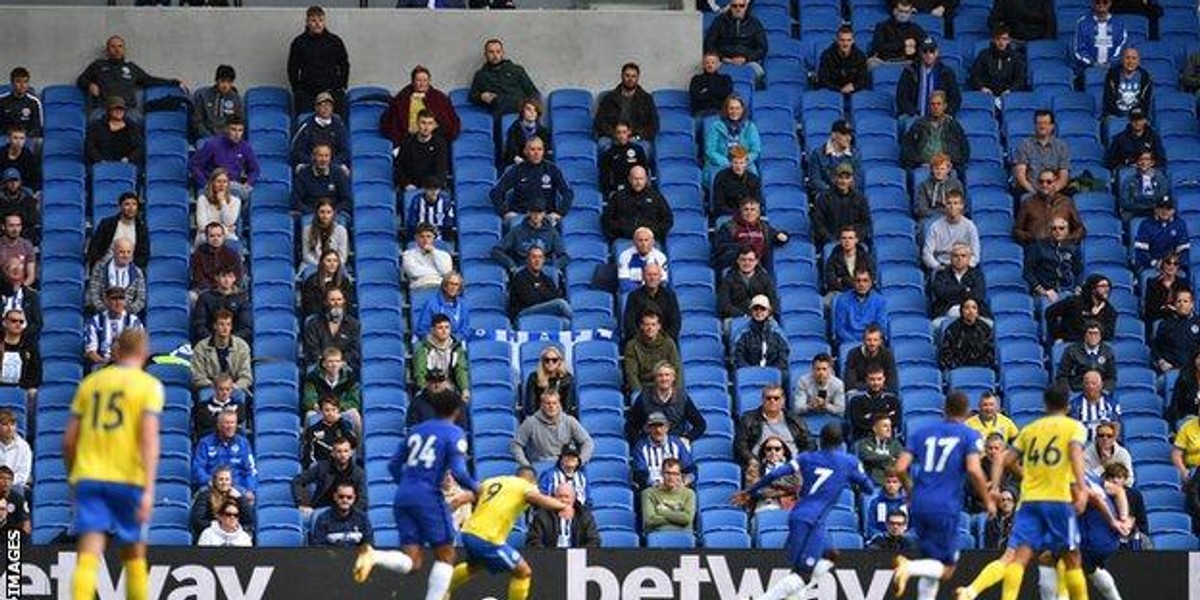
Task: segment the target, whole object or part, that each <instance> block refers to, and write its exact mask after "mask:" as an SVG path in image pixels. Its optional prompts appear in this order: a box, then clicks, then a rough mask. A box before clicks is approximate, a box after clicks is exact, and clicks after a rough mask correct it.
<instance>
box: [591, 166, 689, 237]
mask: <svg viewBox="0 0 1200 600" xmlns="http://www.w3.org/2000/svg"><path fill="white" fill-rule="evenodd" d="M674 224H675V217H674V215H673V214H672V213H671V205H670V204H669V203H668V202H667V199H666V198H663V195H662V194H661V193H659V191H658V190H656V189H654V188H652V187H649V176H648V175H647V174H646V169H645V168H643V167H640V166H634V167H633V168H631V169H630V170H629V185H628V186H627V187H625V188H624V189H620V190H617V191H616V192H614V193H613V195H612V196H611V197H610V198H609V199H608V202H607V203H605V206H604V215H603V217H602V222H601V225H602V226H603V228H604V236H605V237H607V238H608V239H631V238H633V233H634V232H635V231H637V230H638V229H640V228H642V227H646V228H648V229H650V231H652V232H653V233H654V237H655V238H658V239H664V240H665V239H667V234H668V233H669V232H670V231H671V227H672V226H673V225H674Z"/></svg>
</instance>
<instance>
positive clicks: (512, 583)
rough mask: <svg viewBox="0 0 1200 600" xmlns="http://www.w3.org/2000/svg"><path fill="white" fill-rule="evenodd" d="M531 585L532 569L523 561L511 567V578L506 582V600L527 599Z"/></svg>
mask: <svg viewBox="0 0 1200 600" xmlns="http://www.w3.org/2000/svg"><path fill="white" fill-rule="evenodd" d="M532 584H533V569H531V568H529V563H527V562H525V559H521V562H518V563H517V566H516V567H513V570H512V577H511V578H510V579H509V580H508V600H526V599H527V598H529V587H530V585H532Z"/></svg>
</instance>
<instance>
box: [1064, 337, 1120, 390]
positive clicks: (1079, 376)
mask: <svg viewBox="0 0 1200 600" xmlns="http://www.w3.org/2000/svg"><path fill="white" fill-rule="evenodd" d="M1089 371H1096V372H1097V373H1098V374H1099V376H1100V377H1101V379H1102V380H1103V387H1104V391H1106V392H1109V393H1111V392H1112V391H1113V390H1114V389H1115V388H1116V386H1117V359H1116V357H1115V356H1113V351H1112V346H1109V345H1108V342H1105V341H1104V340H1103V339H1102V338H1101V336H1100V323H1098V322H1096V321H1094V320H1093V321H1089V322H1088V323H1087V324H1086V325H1084V334H1083V339H1082V340H1081V341H1078V342H1074V343H1072V344H1071V345H1069V346H1067V349H1066V350H1065V351H1064V352H1063V355H1062V359H1061V360H1060V361H1059V363H1058V369H1056V370H1055V373H1056V374H1057V376H1058V380H1057V381H1056V384H1057V386H1058V388H1059V389H1061V390H1064V391H1066V390H1068V389H1070V390H1071V391H1072V392H1078V391H1081V390H1083V383H1084V381H1083V380H1084V375H1085V374H1086V373H1087V372H1089Z"/></svg>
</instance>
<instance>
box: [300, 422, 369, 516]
mask: <svg viewBox="0 0 1200 600" xmlns="http://www.w3.org/2000/svg"><path fill="white" fill-rule="evenodd" d="M332 446H333V450H332V452H331V453H330V455H329V459H328V460H322V461H318V462H317V463H316V464H313V465H312V466H310V467H308V468H307V469H305V470H303V471H301V472H300V473H299V474H298V475H296V476H295V477H294V478H292V498H293V499H294V500H295V501H296V506H297V507H298V508H299V509H300V514H301V516H303V517H305V519H309V518H311V517H312V514H313V511H314V510H315V509H318V508H323V507H326V506H335V505H336V504H337V502H336V499H337V493H338V490H339V489H340V488H341V487H342V486H347V487H350V488H353V489H354V492H355V496H357V498H356V499H355V501H354V507H355V508H357V509H359V510H362V509H365V508H366V507H367V473H366V471H364V470H363V468H362V467H360V466H358V464H357V463H355V462H354V443H353V442H352V441H351V440H350V439H349V438H341V439H337V440H334V441H333V443H332Z"/></svg>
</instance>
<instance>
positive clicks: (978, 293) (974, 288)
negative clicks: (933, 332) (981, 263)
mask: <svg viewBox="0 0 1200 600" xmlns="http://www.w3.org/2000/svg"><path fill="white" fill-rule="evenodd" d="M971 255H972V252H971V246H970V245H968V244H955V245H954V246H951V248H950V266H949V267H948V268H945V269H940V270H938V271H937V272H936V273H934V274H933V281H932V282H931V283H930V284H929V294H930V297H931V299H932V300H933V303H932V307H931V309H930V311H929V314H930V316H931V317H933V318H935V319H936V318H938V317H944V316H946V315H947V313H949V312H950V311H951V310H953V309H954V308H955V307H957V306H960V305H961V304H962V303H963V302H964V301H965V300H967V299H968V298H969V299H972V300H974V301H975V302H976V305H977V306H978V307H979V311H980V313H981V314H983V315H984V316H987V314H988V311H987V305H986V304H985V302H986V300H987V281H986V280H985V278H984V275H983V270H982V269H980V268H979V267H972V266H971ZM952 316H953V315H952Z"/></svg>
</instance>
